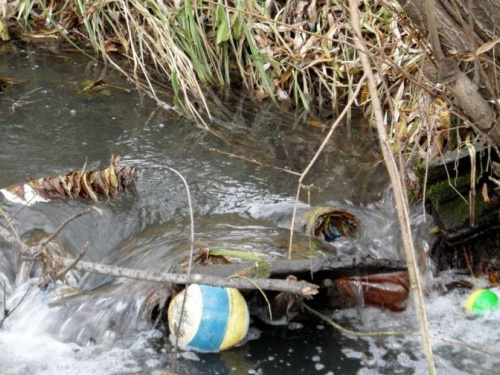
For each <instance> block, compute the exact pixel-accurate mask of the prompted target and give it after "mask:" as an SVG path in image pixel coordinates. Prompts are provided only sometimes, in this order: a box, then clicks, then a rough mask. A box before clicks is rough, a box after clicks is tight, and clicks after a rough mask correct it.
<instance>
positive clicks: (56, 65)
mask: <svg viewBox="0 0 500 375" xmlns="http://www.w3.org/2000/svg"><path fill="white" fill-rule="evenodd" d="M2 48H3V50H2V51H1V52H0V57H1V59H0V73H1V75H3V76H7V77H8V78H10V79H11V80H12V81H13V82H14V83H15V84H14V85H12V86H10V87H8V88H7V89H6V90H5V91H4V93H2V94H1V95H0V99H1V106H0V116H1V117H0V131H1V136H0V185H1V186H0V187H5V186H10V185H13V184H18V183H20V182H22V181H24V180H25V179H26V178H28V177H42V176H47V175H53V174H57V173H64V172H67V171H69V170H72V169H75V168H80V167H81V166H82V165H83V164H84V163H85V162H86V163H87V165H86V167H87V168H93V169H97V168H102V167H105V166H106V163H107V162H108V161H109V159H110V156H111V155H120V156H121V157H122V160H123V163H136V164H138V165H140V166H147V165H151V164H156V165H167V166H170V167H173V168H176V169H177V170H179V171H180V172H181V173H182V174H183V175H184V177H185V178H186V180H187V182H188V184H189V186H190V189H191V194H192V198H193V208H194V217H195V237H196V241H197V242H198V243H200V244H202V245H203V246H206V247H209V248H231V249H240V250H252V251H260V252H261V253H263V254H267V255H268V256H272V257H280V256H282V255H283V254H284V253H285V251H286V246H287V243H288V231H287V228H288V224H289V222H290V214H291V211H292V207H293V203H294V197H295V193H296V188H297V176H296V175H293V174H290V173H287V172H285V171H282V170H279V169H273V168H270V167H268V166H265V164H268V165H272V166H275V167H279V168H283V169H288V170H292V171H296V172H300V171H302V170H303V169H304V168H305V167H306V166H307V164H308V162H309V161H310V160H311V158H312V157H313V155H314V152H315V150H316V149H317V148H318V147H319V145H320V144H321V142H322V140H323V138H324V136H325V134H326V131H327V129H324V128H321V127H317V126H311V124H313V125H317V124H316V123H312V122H308V118H306V117H305V115H304V114H302V113H285V112H280V111H279V110H277V109H276V108H275V107H274V106H273V105H272V104H266V103H254V102H251V101H249V100H247V99H246V98H245V96H244V94H238V95H231V96H229V97H226V96H224V95H221V96H220V97H218V98H212V100H211V101H210V106H211V109H212V112H213V114H214V119H213V121H211V122H209V123H208V125H209V126H210V128H211V131H210V132H208V131H206V130H204V129H200V128H199V127H197V126H196V125H195V124H194V123H192V122H191V121H189V120H188V119H186V118H185V117H183V116H181V115H179V114H178V113H177V112H176V111H175V110H165V109H162V108H159V107H158V106H157V105H156V103H155V102H154V101H153V100H151V99H150V98H149V97H148V96H147V95H140V94H139V93H138V92H137V91H136V90H135V87H134V86H133V84H131V83H130V82H127V81H126V80H124V79H123V78H122V77H120V76H119V75H117V74H115V73H114V72H113V71H110V70H106V69H105V68H104V67H103V66H101V65H99V64H96V63H94V62H89V61H88V60H86V59H84V58H82V57H80V56H78V55H76V54H68V53H66V54H53V53H52V52H50V51H48V50H45V49H41V48H39V47H38V48H36V49H33V48H30V47H28V46H24V45H10V46H7V45H4V46H3V47H2ZM99 78H102V79H103V80H104V81H105V82H106V84H107V85H108V86H107V87H105V88H104V89H102V90H96V91H94V92H82V89H83V88H84V87H85V86H86V85H88V84H89V83H90V82H93V81H96V80H97V79H99ZM216 99H217V100H216ZM165 100H166V101H167V102H168V104H172V103H173V99H168V95H167V99H165ZM169 100H170V101H169ZM214 150H218V151H214ZM224 152H225V153H233V154H237V155H240V156H244V157H245V158H246V159H256V160H258V161H259V163H260V164H255V163H251V162H249V161H247V160H242V159H238V158H233V157H230V156H228V155H227V154H224ZM380 160H381V156H380V154H379V153H378V152H377V147H376V142H375V139H374V138H373V134H372V133H371V130H370V129H369V127H367V126H366V125H361V124H360V123H357V122H353V123H352V125H351V127H350V128H349V130H348V129H347V128H346V127H343V128H340V129H339V130H338V131H337V133H336V135H335V137H334V139H332V140H331V141H330V142H329V143H328V145H327V147H326V150H325V152H324V153H323V154H322V156H321V157H320V158H319V159H318V161H317V163H316V164H315V165H314V167H313V168H312V170H311V172H310V175H309V176H308V178H307V179H306V181H305V184H307V185H311V188H310V190H309V194H307V192H306V191H305V192H304V193H303V194H302V195H301V199H300V202H299V207H300V210H305V209H307V207H308V205H307V204H308V203H310V205H312V206H320V205H334V206H338V207H342V208H347V209H349V210H351V211H352V212H354V213H355V214H356V215H358V217H360V218H361V219H362V220H363V222H364V223H365V225H366V227H367V236H366V237H367V238H366V239H365V240H363V241H360V242H355V243H353V242H352V241H351V242H350V241H340V243H339V244H338V245H337V246H336V247H335V248H334V247H327V248H326V250H325V251H329V252H332V253H335V252H342V253H344V254H349V255H352V256H355V255H356V254H358V255H359V254H360V253H361V254H365V255H366V254H371V255H373V256H375V257H386V258H392V259H399V258H400V256H401V255H400V250H399V249H400V245H399V239H398V235H397V231H396V226H395V225H394V219H395V216H394V209H393V207H392V203H391V201H392V200H391V199H390V196H389V195H387V194H386V193H384V192H385V190H386V187H387V178H386V174H385V172H384V167H383V164H382V163H381V162H380ZM137 191H138V196H133V195H131V194H124V195H123V196H122V198H121V199H120V200H115V199H109V200H102V201H100V202H99V203H97V204H96V205H97V206H98V207H99V208H100V209H102V211H103V213H104V214H103V217H102V218H98V217H97V216H85V217H82V218H80V219H78V221H75V222H73V223H71V224H70V225H68V227H67V228H66V229H65V230H64V231H63V232H62V234H61V236H60V242H61V246H62V247H63V249H64V251H65V252H68V253H70V254H73V255H75V254H77V253H78V252H79V251H80V249H81V248H82V247H83V246H84V244H85V243H86V242H87V241H88V242H89V244H90V250H89V252H88V253H87V255H86V257H85V259H86V260H88V261H94V262H102V263H105V264H112V265H118V266H124V267H131V268H137V269H144V270H155V271H165V272H167V271H172V270H175V269H176V267H178V265H179V264H180V263H182V262H184V261H185V260H186V257H187V252H188V249H189V241H188V236H189V212H188V206H187V200H186V195H185V191H184V188H183V185H182V183H181V181H180V180H179V179H178V177H176V176H175V175H174V174H172V173H170V172H168V171H167V170H165V169H158V168H148V169H142V170H141V171H140V172H139V178H138V183H137ZM0 204H1V207H2V208H3V209H4V210H5V211H6V213H7V214H8V215H9V216H10V217H13V218H14V226H15V228H16V230H17V232H18V233H19V235H20V236H21V237H22V238H23V239H29V238H32V237H33V235H34V234H35V233H40V232H49V233H50V232H53V231H54V230H55V229H56V228H57V226H58V225H59V223H61V222H62V221H63V220H64V219H65V218H67V217H69V216H70V215H72V214H74V213H76V212H79V211H80V210H82V209H83V208H86V207H88V206H89V205H90V203H88V202H83V201H79V200H74V201H73V200H69V201H68V200H66V201H52V202H49V203H39V204H36V205H33V206H31V207H27V208H24V209H22V210H20V208H21V207H20V206H18V205H14V204H11V203H8V202H6V201H5V200H4V199H3V197H2V198H0ZM415 217H416V218H417V217H418V218H419V219H418V220H416V221H415V225H416V227H417V229H418V228H422V229H421V231H420V232H419V231H417V233H418V234H419V235H420V240H419V241H420V242H419V244H420V245H422V246H424V245H425V228H427V227H426V225H427V224H421V221H422V218H421V217H420V216H419V215H418V214H416V215H415ZM419 220H420V221H419ZM296 237H297V239H296V243H297V245H296V248H295V251H296V252H297V256H299V254H300V253H301V252H306V251H307V249H308V246H307V245H305V244H306V243H308V241H307V239H306V238H305V237H304V236H301V235H300V234H297V236H296ZM0 251H1V253H0V276H1V278H0V284H1V285H2V287H3V286H5V296H4V297H3V298H2V300H3V299H4V298H5V300H6V302H5V303H6V308H8V309H10V310H13V309H14V307H15V306H17V307H16V308H15V310H14V311H13V312H12V314H11V315H10V316H9V317H8V318H6V319H5V321H4V323H3V327H2V329H1V330H0V353H1V355H0V373H2V374H16V375H17V374H28V373H29V374H59V373H65V374H84V373H94V374H126V373H131V374H146V373H147V374H150V373H151V374H165V373H168V371H174V372H176V373H179V374H197V373H199V374H233V373H234V374H278V373H283V371H287V372H288V373H290V374H295V373H297V374H300V373H304V374H310V373H318V374H350V373H358V372H359V373H392V371H398V372H399V373H415V372H417V373H422V372H425V364H424V362H423V358H422V356H421V354H419V352H420V347H419V343H418V341H417V340H415V339H411V338H410V339H407V340H403V341H397V340H396V341H394V342H392V341H387V342H384V341H383V340H380V341H377V340H373V339H367V340H352V339H350V338H348V337H346V336H343V335H342V334H340V333H339V332H338V331H336V330H333V329H332V328H330V327H329V326H328V325H326V324H324V323H320V322H318V321H305V322H296V323H293V324H291V325H286V326H272V327H270V326H266V325H264V324H262V323H261V322H259V321H258V320H254V321H253V322H252V324H251V329H250V334H249V341H248V342H247V343H246V344H245V345H243V346H242V347H240V348H235V349H233V350H230V351H227V352H223V353H220V354H200V353H192V352H183V353H182V355H181V357H180V358H178V359H177V360H176V361H174V359H173V358H172V355H171V352H172V350H171V349H172V348H171V345H170V343H169V342H168V340H165V339H164V337H163V334H162V332H161V331H159V330H156V329H153V328H152V327H151V325H150V324H148V321H147V319H144V318H143V317H142V316H141V305H142V303H143V301H144V299H145V298H146V295H147V294H148V293H149V291H150V290H151V288H152V287H153V286H151V285H150V284H148V283H146V282H138V281H131V280H126V279H114V278H110V277H106V276H102V275H93V274H81V273H73V274H72V280H71V286H69V285H65V286H58V287H50V288H49V289H48V290H47V291H46V292H43V291H41V290H40V289H39V288H38V287H37V284H38V278H37V277H35V276H36V274H35V275H34V274H33V272H32V273H29V272H28V271H27V270H26V266H21V265H20V263H19V262H18V260H17V256H16V253H15V250H14V249H13V248H12V247H11V246H9V245H8V244H6V243H4V242H0ZM2 289H3V288H2ZM2 293H3V292H2ZM457 298H459V297H457ZM435 300H436V299H433V300H432V301H435ZM437 309H438V311H439V307H437ZM337 314H339V315H338V316H337V318H338V319H340V320H343V321H344V323H346V324H347V325H349V324H358V325H359V324H361V326H362V325H363V324H365V323H367V322H373V321H378V320H379V317H380V316H383V317H384V322H391V323H394V324H400V325H402V326H403V327H406V328H408V329H410V328H414V324H413V323H412V321H414V318H413V317H412V315H411V314H412V309H409V311H408V312H407V313H405V314H406V315H401V314H400V315H398V314H395V313H389V312H383V313H382V312H380V311H379V310H377V309H366V310H363V311H361V310H355V309H354V310H348V311H344V312H338V313H337ZM381 314H384V315H381ZM445 349H446V348H445ZM445 349H444V350H443V351H445V352H446V350H445ZM414 352H415V354H413V353H414ZM452 357H453V356H452ZM443 358H445V359H444V360H443V361H444V362H445V365H446V366H448V367H450V366H451V368H453V367H454V365H453V364H451V365H449V363H453V359H449V355H448V356H446V355H445V356H444V357H443ZM465 369H466V370H467V367H465Z"/></svg>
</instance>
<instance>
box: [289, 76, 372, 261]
mask: <svg viewBox="0 0 500 375" xmlns="http://www.w3.org/2000/svg"><path fill="white" fill-rule="evenodd" d="M365 79H366V73H365V74H363V76H362V77H361V79H360V80H359V82H358V86H357V87H356V90H355V91H354V93H353V94H352V95H351V98H350V99H349V101H348V102H347V104H346V106H345V107H344V109H343V110H342V112H340V115H339V117H337V119H336V120H335V121H334V122H333V124H332V126H331V128H330V131H329V132H328V134H327V135H326V137H325V139H324V140H323V143H321V145H320V146H319V148H318V150H317V151H316V153H315V154H314V156H313V158H312V159H311V161H310V162H309V164H308V165H307V167H306V168H305V169H304V171H303V172H302V173H301V174H300V178H299V182H298V186H297V194H296V195H295V204H294V206H293V213H292V222H291V223H290V242H289V245H288V259H291V257H292V245H293V231H294V227H295V219H296V216H297V204H298V201H299V195H300V189H301V188H302V182H303V181H304V178H305V177H306V176H307V174H308V173H309V171H310V170H311V168H312V166H313V165H314V164H315V163H316V160H318V157H319V155H320V154H321V152H322V151H323V149H324V148H325V147H326V144H327V143H328V141H329V140H330V138H331V137H332V135H333V132H334V131H335V129H337V126H339V124H340V122H341V121H342V120H343V119H344V117H345V115H346V114H347V112H348V111H349V109H350V108H351V106H352V103H354V101H355V100H356V98H357V96H358V94H359V92H360V91H361V87H363V83H364V82H365Z"/></svg>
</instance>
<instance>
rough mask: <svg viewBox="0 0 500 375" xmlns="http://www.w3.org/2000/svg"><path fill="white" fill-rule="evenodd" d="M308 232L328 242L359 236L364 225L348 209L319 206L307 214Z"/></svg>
mask: <svg viewBox="0 0 500 375" xmlns="http://www.w3.org/2000/svg"><path fill="white" fill-rule="evenodd" d="M305 218H306V220H307V224H306V233H307V234H309V235H311V236H314V237H318V238H321V239H323V240H325V241H327V242H332V241H335V240H336V239H337V238H339V237H347V238H358V237H360V236H361V234H362V232H363V230H364V227H363V224H362V223H361V221H360V220H359V219H358V218H357V217H356V216H354V215H353V214H352V213H350V212H349V211H347V210H343V209H340V208H332V207H318V208H315V209H314V210H311V211H308V212H307V213H306V214H305Z"/></svg>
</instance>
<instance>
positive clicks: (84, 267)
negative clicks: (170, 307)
mask: <svg viewBox="0 0 500 375" xmlns="http://www.w3.org/2000/svg"><path fill="white" fill-rule="evenodd" d="M0 237H1V238H3V239H4V240H5V241H7V242H9V243H11V244H13V245H15V246H17V248H18V251H19V252H20V253H21V254H22V255H24V256H30V257H33V256H35V255H36V254H38V253H39V252H40V250H41V246H33V247H30V246H28V245H26V244H24V243H22V242H20V241H18V240H17V239H16V238H15V237H14V236H13V235H11V234H10V233H9V232H8V231H7V230H5V229H4V228H0ZM74 261H75V260H74V259H71V258H66V257H63V258H61V259H59V264H60V265H62V266H63V267H68V266H70V265H72V264H73V263H74ZM74 268H75V269H76V270H78V271H84V272H93V273H99V274H103V275H108V276H115V277H124V278H128V279H135V280H143V281H151V282H156V283H168V284H191V283H196V284H206V285H212V286H219V287H226V288H236V289H256V287H258V288H260V289H263V290H274V291H284V292H289V293H293V294H299V295H302V296H309V295H315V294H317V293H318V286H317V285H314V284H310V283H306V282H297V281H287V280H276V279H272V280H268V279H248V280H246V279H235V278H226V277H216V276H207V275H201V274H176V273H164V272H156V271H143V270H134V269H130V268H124V267H116V266H108V265H104V264H99V263H90V262H84V261H80V262H78V263H77V264H76V265H75V266H74Z"/></svg>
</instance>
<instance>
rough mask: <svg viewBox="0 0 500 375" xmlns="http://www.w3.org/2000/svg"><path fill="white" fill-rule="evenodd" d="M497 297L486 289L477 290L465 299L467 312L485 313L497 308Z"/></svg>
mask: <svg viewBox="0 0 500 375" xmlns="http://www.w3.org/2000/svg"><path fill="white" fill-rule="evenodd" d="M498 304H499V301H498V296H497V295H496V294H495V293H493V292H492V291H491V290H488V289H479V290H476V291H475V292H474V293H472V294H471V295H470V296H469V298H468V299H467V311H472V312H480V313H482V312H487V311H491V310H494V309H496V308H497V307H498Z"/></svg>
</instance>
